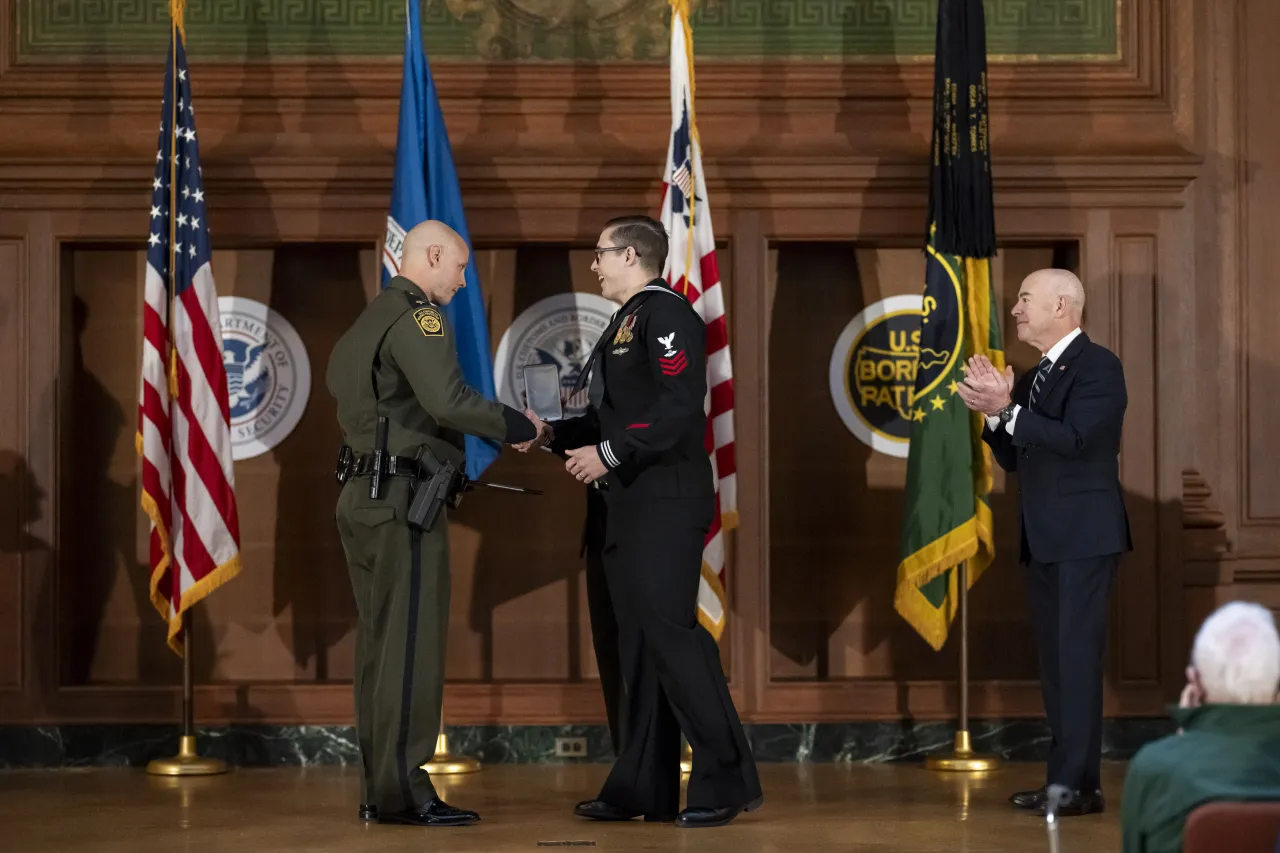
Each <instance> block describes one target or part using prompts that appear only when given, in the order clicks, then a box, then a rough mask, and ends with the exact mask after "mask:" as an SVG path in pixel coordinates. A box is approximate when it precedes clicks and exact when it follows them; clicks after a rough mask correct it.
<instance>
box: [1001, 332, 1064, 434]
mask: <svg viewBox="0 0 1280 853" xmlns="http://www.w3.org/2000/svg"><path fill="white" fill-rule="evenodd" d="M1079 335H1080V327H1079V326H1076V327H1075V329H1073V330H1072V331H1070V332H1068V333H1067V334H1066V336H1065V337H1063V338H1062V340H1060V341H1058V342H1057V343H1056V344H1054V345H1053V346H1052V347H1050V348H1049V351H1048V352H1045V353H1041V354H1040V360H1041V361H1044V359H1046V358H1047V359H1049V366H1050V367H1052V366H1053V365H1054V364H1057V362H1058V359H1059V358H1061V357H1062V354H1063V353H1064V352H1066V351H1067V347H1069V346H1071V342H1072V341H1074V340H1075V339H1076V338H1077V337H1079ZM1039 369H1040V364H1039V362H1037V363H1036V370H1039ZM1048 378H1049V375H1048V374H1045V379H1046V380H1047V379H1048ZM1020 411H1022V407H1021V406H1014V407H1013V415H1012V416H1011V417H1010V418H1009V422H1008V423H1007V424H1005V425H1004V428H1005V430H1006V431H1007V432H1008V433H1009V435H1013V424H1014V422H1016V421H1017V420H1018V412H1020ZM987 426H988V427H990V428H991V429H992V430H997V429H999V428H1000V418H999V417H998V416H996V415H987Z"/></svg>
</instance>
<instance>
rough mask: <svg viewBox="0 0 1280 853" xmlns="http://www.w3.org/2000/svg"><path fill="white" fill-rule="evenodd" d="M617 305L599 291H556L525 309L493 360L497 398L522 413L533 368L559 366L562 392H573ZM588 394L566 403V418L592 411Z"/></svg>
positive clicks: (573, 398) (499, 346) (505, 335)
mask: <svg viewBox="0 0 1280 853" xmlns="http://www.w3.org/2000/svg"><path fill="white" fill-rule="evenodd" d="M617 310H618V306H617V303H614V302H610V301H609V300H608V299H605V298H604V297H603V296H599V295H597V294H594V293H578V292H572V293H557V294H556V295H554V296H548V297H547V298H546V299H540V300H538V301H537V302H535V303H533V304H532V305H530V306H529V307H528V308H526V309H525V310H523V311H521V312H520V314H519V316H517V317H516V318H515V320H513V321H512V323H511V326H510V328H508V329H507V330H506V331H505V332H503V333H502V341H501V342H500V343H499V344H498V353H497V355H496V356H495V357H494V360H493V378H494V384H495V385H496V386H497V392H498V399H500V400H501V401H502V402H504V403H506V404H507V405H508V406H513V407H515V408H519V409H523V408H524V407H525V404H524V368H525V366H526V365H530V364H554V365H555V366H556V367H557V368H558V369H559V371H560V387H561V389H563V390H562V393H567V392H568V391H570V390H572V388H573V386H574V383H576V382H577V381H578V375H579V374H580V373H582V370H583V368H584V367H585V366H586V361H587V357H588V356H590V355H591V351H592V350H593V349H595V345H596V342H597V341H598V340H599V339H600V336H601V335H602V334H604V330H605V329H607V328H608V327H609V323H610V322H611V321H612V320H613V315H614V312H616V311H617ZM587 405H588V400H587V390H586V389H583V390H582V391H581V392H579V393H578V394H577V395H576V396H575V397H572V398H570V399H568V400H566V401H565V404H564V416H565V417H566V418H572V417H577V416H578V415H581V414H583V413H584V412H585V411H586V410H587Z"/></svg>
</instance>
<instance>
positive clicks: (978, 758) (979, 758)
mask: <svg viewBox="0 0 1280 853" xmlns="http://www.w3.org/2000/svg"><path fill="white" fill-rule="evenodd" d="M924 766H925V767H927V768H929V769H930V770H949V771H952V772H958V773H983V772H986V771H988V770H999V769H1000V759H999V758H998V757H997V756H994V755H978V754H977V753H975V752H974V751H973V748H972V747H971V746H970V745H969V732H968V730H967V729H962V730H961V731H958V732H956V747H955V751H954V752H952V753H951V754H950V755H933V756H930V757H929V758H928V759H926V760H925V763H924Z"/></svg>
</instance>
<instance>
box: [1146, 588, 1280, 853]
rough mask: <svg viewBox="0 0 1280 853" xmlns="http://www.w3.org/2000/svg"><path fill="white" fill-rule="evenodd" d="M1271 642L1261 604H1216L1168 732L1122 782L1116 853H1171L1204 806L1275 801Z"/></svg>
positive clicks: (1278, 714) (1278, 741)
mask: <svg viewBox="0 0 1280 853" xmlns="http://www.w3.org/2000/svg"><path fill="white" fill-rule="evenodd" d="M1278 689H1280V636H1278V635H1277V633H1276V623H1275V619H1274V618H1273V617H1272V615H1271V612H1270V611H1269V610H1267V609H1266V608H1265V607H1262V606H1260V605H1257V604H1252V603H1248V602H1243V601H1235V602H1231V603H1230V604H1226V605H1223V606H1222V607H1220V608H1218V610H1216V611H1214V613H1213V614H1212V615H1211V616H1210V617H1209V618H1208V619H1206V620H1205V621H1204V624H1203V625H1201V626H1200V631H1199V632H1198V633H1197V634H1196V640H1195V646H1194V648H1193V649H1192V652H1191V666H1190V667H1188V668H1187V686H1186V687H1185V688H1184V689H1183V691H1182V700H1181V702H1180V703H1179V707H1178V708H1176V709H1175V710H1174V712H1173V716H1174V719H1175V720H1176V721H1177V723H1178V726H1179V729H1178V733H1177V734H1175V735H1170V736H1169V737H1166V738H1161V739H1160V740H1158V741H1156V742H1154V743H1150V744H1147V745H1146V746H1144V747H1143V748H1142V749H1140V750H1138V754H1137V755H1135V756H1134V758H1133V763H1132V764H1130V766H1129V774H1128V776H1127V777H1126V778H1125V783H1124V797H1123V803H1122V806H1123V819H1122V822H1123V828H1124V853H1180V851H1181V850H1182V829H1183V826H1184V825H1185V823H1186V821H1187V817H1188V815H1190V814H1191V812H1192V811H1193V810H1194V809H1195V808H1196V807H1197V806H1199V805H1202V804H1204V803H1208V802H1212V801H1225V802H1249V801H1268V800H1270V801H1280V704H1278V703H1277V690H1278Z"/></svg>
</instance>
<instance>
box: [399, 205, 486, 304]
mask: <svg viewBox="0 0 1280 853" xmlns="http://www.w3.org/2000/svg"><path fill="white" fill-rule="evenodd" d="M470 257H471V250H470V249H469V248H468V247H467V243H466V241H465V240H463V239H462V237H461V235H459V234H458V232H457V231H454V230H453V229H452V228H450V227H449V226H448V225H445V224H444V223H443V222H439V221H437V220H434V219H428V220H426V221H425V222H421V223H419V224H417V225H415V226H414V227H413V228H410V229H409V233H407V234H405V235H404V245H403V246H402V251H401V258H400V275H402V276H404V277H405V278H407V279H409V280H410V281H412V282H413V283H414V284H416V285H418V287H420V288H421V289H422V292H423V293H425V294H426V295H427V298H428V299H430V300H431V301H432V302H434V303H435V304H437V305H448V304H449V301H450V300H451V299H453V295H454V294H455V293H457V292H458V291H459V290H461V289H462V288H464V287H466V286H467V280H466V270H467V261H468V259H469V258H470Z"/></svg>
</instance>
